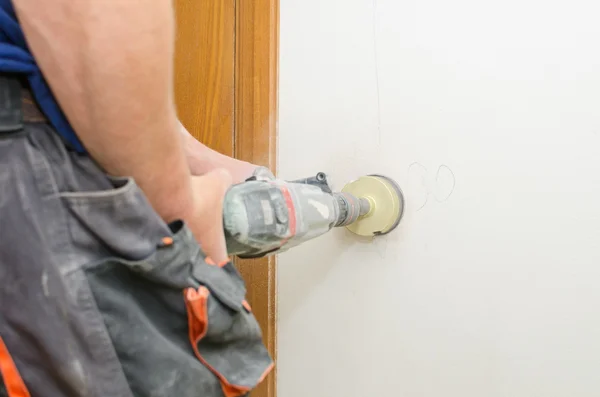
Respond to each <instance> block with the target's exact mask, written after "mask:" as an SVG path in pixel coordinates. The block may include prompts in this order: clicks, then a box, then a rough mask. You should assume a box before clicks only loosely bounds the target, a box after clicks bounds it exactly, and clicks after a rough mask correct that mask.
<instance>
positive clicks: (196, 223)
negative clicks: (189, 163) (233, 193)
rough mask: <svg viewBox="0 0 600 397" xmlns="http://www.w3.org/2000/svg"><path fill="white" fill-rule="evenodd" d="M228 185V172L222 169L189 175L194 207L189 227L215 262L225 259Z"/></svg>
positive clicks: (229, 179) (229, 184)
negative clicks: (225, 207)
mask: <svg viewBox="0 0 600 397" xmlns="http://www.w3.org/2000/svg"><path fill="white" fill-rule="evenodd" d="M229 186H231V174H229V172H228V171H227V170H225V169H214V170H212V171H210V172H208V173H207V174H205V175H203V176H195V177H193V178H192V190H193V192H194V200H195V207H194V214H193V215H192V216H191V217H190V219H192V220H193V221H192V222H191V223H189V224H188V226H189V227H190V229H191V231H192V233H193V234H194V236H195V237H196V238H197V240H198V242H199V243H200V246H201V247H202V250H203V251H204V253H205V254H206V255H207V256H208V257H210V258H211V259H212V260H213V261H214V262H215V263H217V264H218V263H221V262H224V261H226V260H227V259H228V257H227V247H226V245H225V236H224V234H223V198H224V197H225V193H226V192H227V189H228V188H229Z"/></svg>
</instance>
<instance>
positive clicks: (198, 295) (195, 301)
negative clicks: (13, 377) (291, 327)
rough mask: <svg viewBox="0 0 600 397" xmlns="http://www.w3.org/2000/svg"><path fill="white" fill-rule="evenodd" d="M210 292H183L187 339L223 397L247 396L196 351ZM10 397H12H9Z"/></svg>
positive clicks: (203, 289)
mask: <svg viewBox="0 0 600 397" xmlns="http://www.w3.org/2000/svg"><path fill="white" fill-rule="evenodd" d="M209 295H210V291H209V290H208V288H206V287H204V286H201V287H200V288H198V289H197V290H195V289H193V288H187V289H186V290H185V291H184V296H185V304H186V306H187V313H188V326H189V337H190V342H191V343H192V349H194V353H195V354H196V357H197V358H198V360H200V361H201V362H202V363H203V364H204V365H206V367H207V368H208V369H209V370H210V371H211V372H212V373H213V374H215V375H216V377H217V378H219V381H220V382H221V389H222V390H223V394H224V395H225V397H240V396H243V395H245V394H248V392H249V391H250V389H249V388H247V387H243V386H238V385H232V384H231V383H229V382H228V381H227V379H225V377H224V376H223V374H221V373H220V372H219V371H217V370H216V369H215V368H213V367H212V366H211V365H210V364H209V363H208V362H207V361H206V360H205V359H204V357H202V355H201V354H200V352H199V351H198V342H200V340H201V339H202V338H204V336H205V335H206V331H207V330H208V296H209ZM11 397H12V396H11Z"/></svg>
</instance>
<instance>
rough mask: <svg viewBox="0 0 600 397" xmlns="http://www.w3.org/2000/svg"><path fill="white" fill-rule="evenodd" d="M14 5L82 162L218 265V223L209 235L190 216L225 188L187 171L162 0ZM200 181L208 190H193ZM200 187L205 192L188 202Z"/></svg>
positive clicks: (23, 1) (169, 23)
mask: <svg viewBox="0 0 600 397" xmlns="http://www.w3.org/2000/svg"><path fill="white" fill-rule="evenodd" d="M14 5H15V9H16V12H17V15H18V17H19V20H20V21H21V24H22V27H23V30H24V32H25V35H26V37H27V41H28V44H29V46H30V48H31V50H32V52H33V54H34V56H35V58H36V60H37V62H38V64H39V66H40V68H41V69H42V71H43V73H44V76H45V77H46V79H47V81H48V83H49V85H50V87H51V88H52V91H53V93H54V94H55V96H56V98H57V100H58V102H59V104H60V106H61V108H62V110H63V111H64V112H65V114H66V116H67V118H68V119H69V121H70V123H71V124H72V126H73V128H74V129H75V131H77V134H78V137H79V138H80V139H81V141H82V142H83V144H84V146H85V147H86V149H87V150H88V151H89V152H90V154H91V156H92V157H93V158H94V159H95V160H96V161H97V162H98V163H99V164H100V165H101V166H102V167H104V168H105V170H106V171H107V172H108V173H110V174H113V175H119V176H132V177H134V178H135V180H136V182H137V183H138V185H139V186H140V188H141V189H142V190H143V191H144V193H145V194H146V196H147V197H148V199H149V201H150V202H151V203H152V205H153V207H154V208H155V209H156V211H157V212H158V213H159V214H160V215H161V216H162V217H163V219H165V221H167V222H169V221H171V220H175V219H183V220H185V221H186V222H188V224H190V226H191V228H192V231H193V232H194V234H195V235H196V238H198V239H199V240H200V241H201V243H205V244H203V247H204V248H205V251H207V250H208V251H211V250H212V251H214V252H215V253H216V255H217V256H218V257H217V258H214V259H215V260H221V259H223V256H224V252H223V250H224V240H223V237H222V227H220V220H219V219H218V218H220V216H219V217H218V218H217V219H215V220H214V221H215V222H217V223H218V225H215V224H214V222H213V224H211V225H210V227H209V228H206V227H204V226H202V225H198V221H199V219H197V218H199V217H201V215H202V212H203V211H204V210H203V209H202V208H200V207H201V206H202V205H204V206H206V205H209V206H212V207H213V208H214V206H215V203H208V201H210V200H208V198H210V197H211V195H213V196H214V195H216V196H215V197H213V201H215V202H216V205H219V204H220V203H219V200H222V194H223V191H224V189H226V187H227V186H226V185H227V183H228V182H223V183H220V182H219V181H218V180H217V179H218V178H224V179H227V178H226V176H227V175H226V174H223V173H217V174H212V176H211V177H208V178H204V179H202V178H201V179H199V180H195V179H194V178H193V177H192V176H191V174H190V169H189V167H188V164H187V159H186V154H185V150H184V146H183V139H182V135H181V131H180V124H179V121H178V120H177V116H176V112H175V105H174V100H173V49H174V13H173V9H172V4H171V2H170V1H164V0H127V1H110V0H104V1H98V0H77V1H72V0H53V1H48V0H15V1H14ZM215 175H216V177H217V178H216V179H215ZM202 183H208V184H209V185H210V186H212V188H210V187H208V186H204V188H201V187H199V186H198V185H199V184H200V185H201V184H202ZM211 184H212V185H211ZM202 190H204V192H205V195H204V196H202V197H200V198H199V197H197V196H198V194H195V192H196V191H202ZM219 195H221V196H220V197H217V196H219ZM213 212H214V211H213ZM211 220H212V218H211V219H209V218H207V217H204V219H202V220H201V221H202V222H204V223H208V222H210V221H211ZM219 228H220V229H221V230H220V231H219ZM206 233H208V234H210V236H209V237H206V238H205V237H203V234H206ZM219 233H220V234H219ZM203 240H205V241H203ZM211 244H212V245H214V246H215V247H216V248H214V249H213V248H212V247H211ZM217 246H218V247H217ZM209 253H210V252H209Z"/></svg>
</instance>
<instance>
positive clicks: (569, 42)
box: [278, 0, 600, 397]
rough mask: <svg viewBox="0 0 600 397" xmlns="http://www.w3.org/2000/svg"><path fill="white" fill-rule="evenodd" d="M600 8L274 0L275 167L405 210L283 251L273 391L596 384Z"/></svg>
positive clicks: (524, 1) (547, 392)
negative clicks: (403, 202) (399, 203)
mask: <svg viewBox="0 0 600 397" xmlns="http://www.w3.org/2000/svg"><path fill="white" fill-rule="evenodd" d="M599 15H600V4H599V3H598V2H597V1H581V0H572V1H552V0H547V1H541V0H540V1H538V0H518V1H517V0H503V1H485V0H484V1H482V0H454V1H445V0H418V1H417V0H376V1H373V0H343V1H342V0H281V66H280V67H281V70H280V112H281V113H280V126H279V131H280V132H279V133H280V146H279V161H280V165H279V170H280V176H281V177H284V178H290V179H291V178H298V177H303V176H309V175H311V174H313V173H316V172H317V171H325V172H327V173H329V175H330V177H331V178H332V180H333V183H334V184H335V186H336V187H337V188H341V187H342V186H343V184H344V183H345V182H347V181H349V180H351V179H353V178H356V177H358V176H360V175H363V174H368V173H374V172H375V173H383V174H386V175H389V176H391V177H393V178H395V179H397V180H398V182H399V183H400V185H401V186H402V188H403V189H404V191H405V194H406V198H407V210H406V215H405V218H404V220H403V222H402V224H401V226H400V227H399V229H398V230H397V231H396V232H394V233H392V234H390V235H388V236H385V237H382V238H380V239H379V240H376V241H372V242H369V241H365V240H361V239H358V238H355V237H353V236H352V235H350V234H349V233H347V232H346V231H344V230H336V231H334V232H332V233H330V234H328V235H327V236H324V237H323V238H320V239H318V240H315V241H312V242H309V243H307V244H305V245H304V246H301V247H299V248H296V249H294V250H292V251H290V252H288V253H285V254H283V255H281V256H280V262H279V356H278V367H279V385H278V390H279V396H280V397H301V396H302V397H305V396H311V397H338V396H340V397H342V396H343V397H370V396H406V397H417V396H418V397H442V396H443V397H454V396H456V397H482V396H485V397H538V396H539V397H553V396H557V397H558V396H560V397H571V396H578V397H588V396H590V397H591V396H600V22H598V21H599Z"/></svg>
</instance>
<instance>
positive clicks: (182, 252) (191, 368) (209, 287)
mask: <svg viewBox="0 0 600 397" xmlns="http://www.w3.org/2000/svg"><path fill="white" fill-rule="evenodd" d="M177 228H179V229H178V230H177ZM85 273H86V276H87V279H88V282H89V285H90V287H91V290H92V293H93V295H94V299H95V301H96V304H97V306H98V309H99V310H100V312H101V314H102V317H103V319H104V322H105V324H106V327H107V329H108V332H109V334H110V337H111V339H112V342H113V345H114V347H115V350H116V353H117V356H118V358H119V360H120V362H121V366H122V368H123V371H124V373H125V376H126V377H127V380H128V382H129V384H130V387H131V390H132V392H133V394H134V395H135V396H149V395H152V396H159V395H160V396H162V395H164V396H171V395H179V396H190V397H191V396H194V397H196V396H198V395H202V396H207V397H211V396H218V397H223V396H225V397H239V396H244V395H246V394H247V393H248V392H249V391H250V390H252V389H253V388H254V387H255V386H256V385H257V384H258V383H259V382H260V381H261V380H262V379H263V378H264V376H265V375H266V374H267V373H268V372H269V370H270V369H271V368H272V360H271V358H270V357H269V355H268V352H267V350H266V348H265V347H264V345H263V342H262V336H261V332H260V328H259V326H258V323H257V322H256V319H255V318H254V316H253V315H252V313H251V311H250V306H249V305H248V304H247V303H246V302H245V286H244V282H243V280H242V278H241V277H240V275H239V273H238V272H237V270H236V269H235V268H234V267H233V265H232V264H231V263H230V262H227V263H223V264H221V266H219V265H216V264H214V263H213V262H212V261H211V260H210V259H208V258H205V257H204V255H203V254H202V251H201V250H200V248H199V247H198V245H197V243H195V241H194V239H193V237H192V236H191V233H190V232H189V230H188V229H187V228H186V227H185V226H183V225H179V226H177V227H175V230H173V234H172V237H168V238H166V239H164V240H163V241H162V243H160V244H159V246H158V248H157V250H156V252H155V253H154V254H152V255H150V256H149V257H147V258H145V259H144V260H139V261H130V260H126V259H123V258H110V259H106V260H102V261H101V262H99V263H97V264H95V265H93V266H90V267H89V268H87V269H86V270H85Z"/></svg>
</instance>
